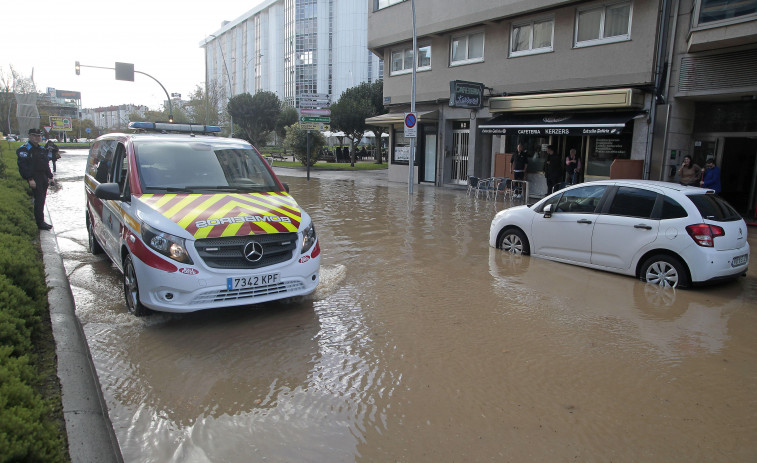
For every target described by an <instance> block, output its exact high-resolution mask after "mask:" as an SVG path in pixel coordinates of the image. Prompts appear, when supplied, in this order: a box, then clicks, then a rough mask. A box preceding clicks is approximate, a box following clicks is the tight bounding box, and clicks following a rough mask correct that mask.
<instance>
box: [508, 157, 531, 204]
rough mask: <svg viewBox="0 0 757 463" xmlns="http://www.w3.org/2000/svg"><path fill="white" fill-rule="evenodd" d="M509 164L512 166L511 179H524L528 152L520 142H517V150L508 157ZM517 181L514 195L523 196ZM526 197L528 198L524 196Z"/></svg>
mask: <svg viewBox="0 0 757 463" xmlns="http://www.w3.org/2000/svg"><path fill="white" fill-rule="evenodd" d="M510 164H512V166H513V180H525V179H526V170H527V169H528V154H527V153H526V150H525V149H524V148H523V144H522V143H518V151H517V152H516V153H515V154H513V157H511V158H510ZM520 185H521V184H520V183H518V184H517V185H516V187H515V197H516V198H522V197H523V188H522V186H520ZM526 199H528V198H526Z"/></svg>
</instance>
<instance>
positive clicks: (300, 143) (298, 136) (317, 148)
mask: <svg viewBox="0 0 757 463" xmlns="http://www.w3.org/2000/svg"><path fill="white" fill-rule="evenodd" d="M325 144H326V137H324V136H323V134H322V133H321V132H318V131H311V133H310V165H311V166H312V165H314V164H315V163H316V162H318V159H320V157H321V148H323V146H324V145H325ZM284 146H286V147H287V148H289V149H291V150H292V152H293V153H294V157H295V159H297V160H298V161H300V162H301V163H302V165H303V166H307V154H308V130H305V129H303V128H302V126H301V125H300V124H299V123H297V124H292V125H290V126H289V127H287V128H286V138H284Z"/></svg>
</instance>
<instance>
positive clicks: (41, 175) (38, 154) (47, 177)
mask: <svg viewBox="0 0 757 463" xmlns="http://www.w3.org/2000/svg"><path fill="white" fill-rule="evenodd" d="M41 141H42V132H41V131H40V130H39V129H29V141H28V142H26V143H24V144H23V145H21V146H20V147H19V148H18V149H17V150H16V156H17V157H18V160H17V161H18V171H19V173H20V174H21V177H22V178H23V179H24V180H26V181H27V182H29V187H30V188H31V189H32V193H33V194H34V219H35V220H36V221H37V228H39V229H40V230H50V229H51V228H53V226H52V225H50V224H49V223H46V222H45V198H46V196H47V187H48V185H49V184H50V183H51V182H52V179H53V173H52V172H51V171H50V153H49V152H48V150H46V149H45V148H43V147H42V146H40V144H39V143H40V142H41Z"/></svg>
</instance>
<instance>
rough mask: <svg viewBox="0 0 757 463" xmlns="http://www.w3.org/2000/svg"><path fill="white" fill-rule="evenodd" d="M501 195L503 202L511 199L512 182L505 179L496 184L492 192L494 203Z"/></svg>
mask: <svg viewBox="0 0 757 463" xmlns="http://www.w3.org/2000/svg"><path fill="white" fill-rule="evenodd" d="M499 195H502V199H503V200H505V201H506V200H507V198H510V200H511V201H512V197H513V181H512V180H511V179H509V178H507V177H504V178H501V179H500V180H499V182H498V183H497V187H496V188H495V190H494V201H497V197H498V196H499Z"/></svg>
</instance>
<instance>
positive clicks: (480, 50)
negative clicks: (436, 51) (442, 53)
mask: <svg viewBox="0 0 757 463" xmlns="http://www.w3.org/2000/svg"><path fill="white" fill-rule="evenodd" d="M483 60H484V33H483V32H473V33H469V34H464V35H456V36H453V37H452V40H451V42H450V64H452V65H453V66H456V65H460V64H469V63H480V62H482V61H483Z"/></svg>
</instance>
